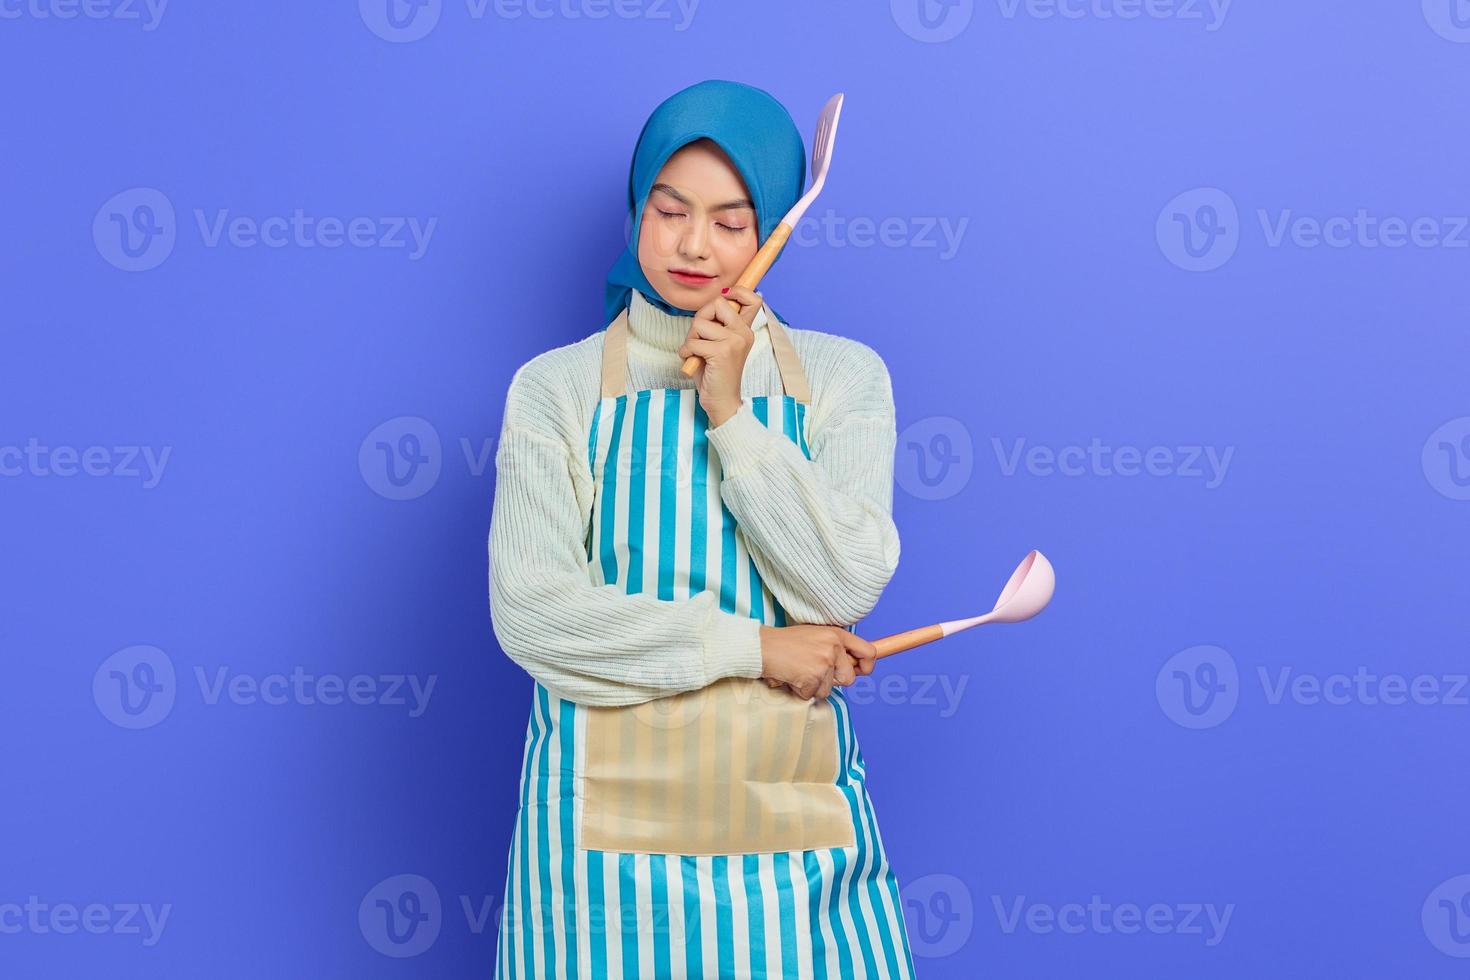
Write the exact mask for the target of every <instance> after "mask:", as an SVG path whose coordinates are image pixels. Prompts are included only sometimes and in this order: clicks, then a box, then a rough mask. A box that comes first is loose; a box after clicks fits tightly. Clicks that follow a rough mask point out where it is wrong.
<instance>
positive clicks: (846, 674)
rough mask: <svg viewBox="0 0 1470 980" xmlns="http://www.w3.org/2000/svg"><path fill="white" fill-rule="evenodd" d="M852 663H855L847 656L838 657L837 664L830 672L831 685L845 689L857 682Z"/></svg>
mask: <svg viewBox="0 0 1470 980" xmlns="http://www.w3.org/2000/svg"><path fill="white" fill-rule="evenodd" d="M854 663H855V661H854V660H853V659H852V658H851V657H849V656H841V657H838V658H837V664H836V666H835V667H834V668H833V671H832V683H833V684H841V685H842V686H843V687H846V686H847V685H849V684H851V683H852V682H853V681H855V680H857V675H856V674H855V673H854V666H853V665H854Z"/></svg>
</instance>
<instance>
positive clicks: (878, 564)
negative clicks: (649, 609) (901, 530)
mask: <svg viewBox="0 0 1470 980" xmlns="http://www.w3.org/2000/svg"><path fill="white" fill-rule="evenodd" d="M841 348H842V354H843V356H842V357H841V358H840V360H839V361H838V363H837V365H836V366H835V367H834V368H833V369H832V372H831V374H830V376H828V377H827V378H825V379H824V380H825V384H824V386H823V390H822V391H821V392H820V393H818V395H817V401H816V402H815V403H814V404H813V405H812V406H811V415H810V417H809V419H808V426H807V432H808V436H809V439H810V445H809V448H810V450H811V454H812V458H811V459H807V458H806V457H805V456H804V455H803V454H802V452H801V450H800V449H799V448H798V447H797V446H796V444H795V443H793V442H792V441H791V440H790V439H788V438H786V437H785V436H783V435H781V434H780V433H779V432H776V431H774V430H772V429H769V428H767V427H766V426H764V425H763V424H762V423H761V421H760V420H759V419H758V418H756V416H755V414H754V412H753V411H752V410H751V407H750V403H749V401H746V402H744V403H743V404H742V406H741V408H740V410H739V411H738V412H736V413H735V414H734V415H732V416H731V417H730V418H728V419H726V420H725V421H724V422H723V423H721V424H720V425H718V426H715V427H714V428H712V429H710V430H709V439H710V443H711V445H713V446H714V447H715V451H716V452H718V453H719V456H720V466H721V469H722V471H723V478H722V482H721V484H720V496H721V498H722V499H723V500H724V502H725V506H726V507H728V508H729V509H730V512H731V513H732V514H734V515H735V519H736V520H737V521H738V522H739V524H740V529H741V532H742V534H743V535H744V536H745V542H746V546H747V547H748V548H749V550H750V552H751V558H752V560H753V561H754V562H755V564H756V567H757V569H758V570H759V571H760V574H761V578H762V580H763V581H765V583H766V584H767V586H768V587H769V588H770V590H771V592H772V594H773V595H775V596H776V598H777V599H778V600H779V601H780V602H781V604H782V606H784V607H785V608H786V611H787V612H788V613H789V614H790V617H791V621H792V622H794V623H827V624H831V625H839V626H851V625H853V624H856V623H857V622H858V621H859V620H861V619H862V618H863V617H864V616H866V615H867V614H868V613H869V612H870V611H871V610H872V609H873V607H874V606H875V605H876V604H877V602H878V598H879V596H880V595H881V594H882V592H883V589H884V587H885V586H886V585H887V584H888V582H889V580H890V579H891V578H892V577H893V573H894V572H895V570H896V569H897V567H898V557H899V537H898V529H897V527H896V526H895V525H894V522H893V518H892V508H893V457H894V446H895V443H896V441H897V432H896V425H895V419H894V409H893V389H892V384H891V381H890V379H889V375H888V369H887V366H886V365H885V364H884V363H883V360H882V358H880V357H879V356H878V354H877V352H875V351H874V350H873V349H872V348H870V347H868V346H866V345H864V344H861V343H859V342H857V341H851V340H845V341H844V342H843V343H842V344H841Z"/></svg>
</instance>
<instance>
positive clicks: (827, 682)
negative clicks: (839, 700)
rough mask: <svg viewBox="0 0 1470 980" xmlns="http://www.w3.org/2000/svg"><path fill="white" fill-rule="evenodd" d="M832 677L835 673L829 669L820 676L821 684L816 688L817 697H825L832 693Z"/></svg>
mask: <svg viewBox="0 0 1470 980" xmlns="http://www.w3.org/2000/svg"><path fill="white" fill-rule="evenodd" d="M834 677H835V675H834V674H833V672H832V671H831V670H828V671H827V673H826V674H824V675H823V676H822V686H821V687H820V688H818V689H817V697H818V698H825V697H827V695H829V694H831V693H832V681H833V679H834Z"/></svg>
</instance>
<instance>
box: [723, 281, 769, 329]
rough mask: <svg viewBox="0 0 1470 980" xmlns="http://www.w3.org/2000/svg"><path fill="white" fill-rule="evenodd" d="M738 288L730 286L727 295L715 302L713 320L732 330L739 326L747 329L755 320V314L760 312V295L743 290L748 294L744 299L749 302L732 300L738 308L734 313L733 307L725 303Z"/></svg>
mask: <svg viewBox="0 0 1470 980" xmlns="http://www.w3.org/2000/svg"><path fill="white" fill-rule="evenodd" d="M740 288H741V287H739V286H731V287H730V292H729V293H727V294H725V295H724V296H721V297H720V298H719V299H717V300H715V302H714V306H715V319H716V320H718V321H719V322H720V323H723V324H724V325H725V326H727V327H730V328H732V329H734V328H738V327H741V326H743V327H745V328H746V329H749V328H750V324H751V321H752V320H754V319H755V315H756V312H757V311H759V310H760V306H761V302H762V300H761V298H760V293H753V292H751V291H750V290H748V289H747V290H745V292H746V293H747V294H748V295H747V296H746V299H747V300H749V301H750V302H748V303H741V302H740V301H739V300H734V302H735V303H736V304H738V305H739V306H740V312H739V313H736V312H735V307H734V306H732V305H731V303H730V302H727V300H730V299H731V298H732V297H733V296H734V294H735V290H737V289H740Z"/></svg>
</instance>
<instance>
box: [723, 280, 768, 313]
mask: <svg viewBox="0 0 1470 980" xmlns="http://www.w3.org/2000/svg"><path fill="white" fill-rule="evenodd" d="M721 295H722V296H724V297H725V299H727V300H729V301H730V302H731V303H734V304H735V305H736V306H738V307H740V312H741V313H742V314H745V313H750V315H751V316H752V317H753V316H755V314H754V313H752V312H751V311H752V310H758V309H760V306H761V302H762V300H761V296H760V293H757V292H756V291H755V290H754V289H750V288H748V287H746V286H731V287H730V291H729V292H728V293H722V294H721Z"/></svg>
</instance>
